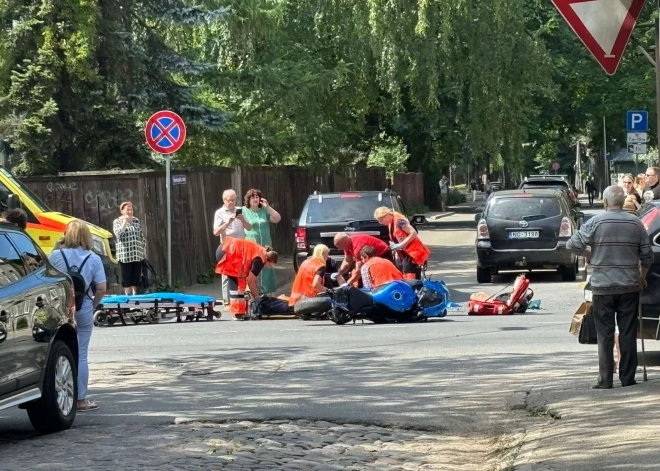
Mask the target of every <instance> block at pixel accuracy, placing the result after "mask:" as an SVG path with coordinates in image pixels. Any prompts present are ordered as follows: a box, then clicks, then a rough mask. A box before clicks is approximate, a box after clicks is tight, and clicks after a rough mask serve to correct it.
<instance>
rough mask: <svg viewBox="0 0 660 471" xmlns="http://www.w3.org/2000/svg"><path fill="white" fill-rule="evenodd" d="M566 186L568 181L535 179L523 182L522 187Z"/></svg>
mask: <svg viewBox="0 0 660 471" xmlns="http://www.w3.org/2000/svg"><path fill="white" fill-rule="evenodd" d="M530 186H534V187H545V188H557V187H563V188H568V183H566V182H564V181H561V180H537V181H531V182H525V183H523V187H530Z"/></svg>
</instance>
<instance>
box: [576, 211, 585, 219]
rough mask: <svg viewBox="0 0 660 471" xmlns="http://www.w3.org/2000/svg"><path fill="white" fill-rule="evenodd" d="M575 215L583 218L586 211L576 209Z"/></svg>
mask: <svg viewBox="0 0 660 471" xmlns="http://www.w3.org/2000/svg"><path fill="white" fill-rule="evenodd" d="M575 217H576V218H578V219H582V218H583V217H584V213H583V212H582V211H575Z"/></svg>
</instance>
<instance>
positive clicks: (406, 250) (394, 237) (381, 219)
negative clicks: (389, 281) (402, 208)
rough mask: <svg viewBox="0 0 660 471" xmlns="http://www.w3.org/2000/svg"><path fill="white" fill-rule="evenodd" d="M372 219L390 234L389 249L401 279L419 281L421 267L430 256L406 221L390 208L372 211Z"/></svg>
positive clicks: (429, 252)
mask: <svg viewBox="0 0 660 471" xmlns="http://www.w3.org/2000/svg"><path fill="white" fill-rule="evenodd" d="M374 218H375V219H376V220H377V221H378V223H379V224H382V225H384V226H387V227H388V228H389V234H390V248H391V249H392V252H394V253H396V260H397V265H398V268H399V270H401V272H402V273H403V277H404V278H405V279H408V280H420V279H421V278H422V267H423V266H424V264H425V263H426V261H427V260H428V258H429V255H431V251H430V250H429V249H428V247H426V246H425V245H424V244H423V243H422V241H421V240H419V237H418V235H417V231H416V230H415V228H414V227H412V226H411V225H410V222H409V221H408V219H407V218H406V217H405V216H404V215H403V214H400V213H397V212H396V211H394V210H393V209H391V208H387V207H385V206H381V207H380V208H377V209H376V211H374Z"/></svg>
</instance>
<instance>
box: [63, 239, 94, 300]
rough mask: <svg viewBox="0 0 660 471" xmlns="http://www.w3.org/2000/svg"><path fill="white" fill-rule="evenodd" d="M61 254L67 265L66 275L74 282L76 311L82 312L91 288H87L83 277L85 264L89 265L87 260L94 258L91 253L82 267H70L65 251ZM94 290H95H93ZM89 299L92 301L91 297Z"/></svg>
mask: <svg viewBox="0 0 660 471" xmlns="http://www.w3.org/2000/svg"><path fill="white" fill-rule="evenodd" d="M60 253H61V254H62V259H63V260H64V264H65V265H66V273H67V275H69V276H70V277H71V281H73V291H74V293H75V296H76V311H80V309H81V308H82V303H83V300H84V299H85V296H86V295H87V292H88V291H89V288H90V287H88V286H87V283H85V278H83V276H82V269H83V267H84V266H85V263H87V260H89V257H91V256H92V254H91V253H90V254H89V255H87V257H85V259H84V260H83V261H82V263H81V264H80V266H79V267H78V266H76V265H74V266H73V267H71V266H69V261H68V260H67V259H66V256H65V255H64V251H63V250H62V249H60ZM92 284H94V283H93V282H92ZM92 289H93V288H92ZM89 299H92V298H91V297H90V298H89Z"/></svg>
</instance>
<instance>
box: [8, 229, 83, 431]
mask: <svg viewBox="0 0 660 471" xmlns="http://www.w3.org/2000/svg"><path fill="white" fill-rule="evenodd" d="M74 309H75V303H74V294H73V286H72V284H71V281H70V279H69V277H68V276H67V275H65V274H63V273H60V272H59V271H57V270H55V269H54V268H53V267H52V266H51V265H50V264H49V263H48V260H47V258H46V255H45V254H44V253H43V252H42V251H41V249H40V248H39V247H37V246H36V245H35V243H34V242H33V241H32V239H31V238H30V237H29V236H28V235H27V234H26V233H25V232H23V231H22V230H21V229H18V228H17V227H16V226H14V225H13V224H7V223H3V222H0V410H2V409H6V408H9V407H13V406H19V407H20V408H22V409H26V410H27V413H28V416H29V418H30V421H31V422H32V425H33V426H34V427H35V428H36V429H37V430H38V431H40V432H55V431H59V430H64V429H68V428H69V427H71V425H72V424H73V420H74V419H75V417H76V395H77V362H78V360H77V359H78V338H77V335H76V331H75V328H74V326H73V325H72V324H71V323H69V319H72V317H73V314H72V312H73V310H74Z"/></svg>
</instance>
